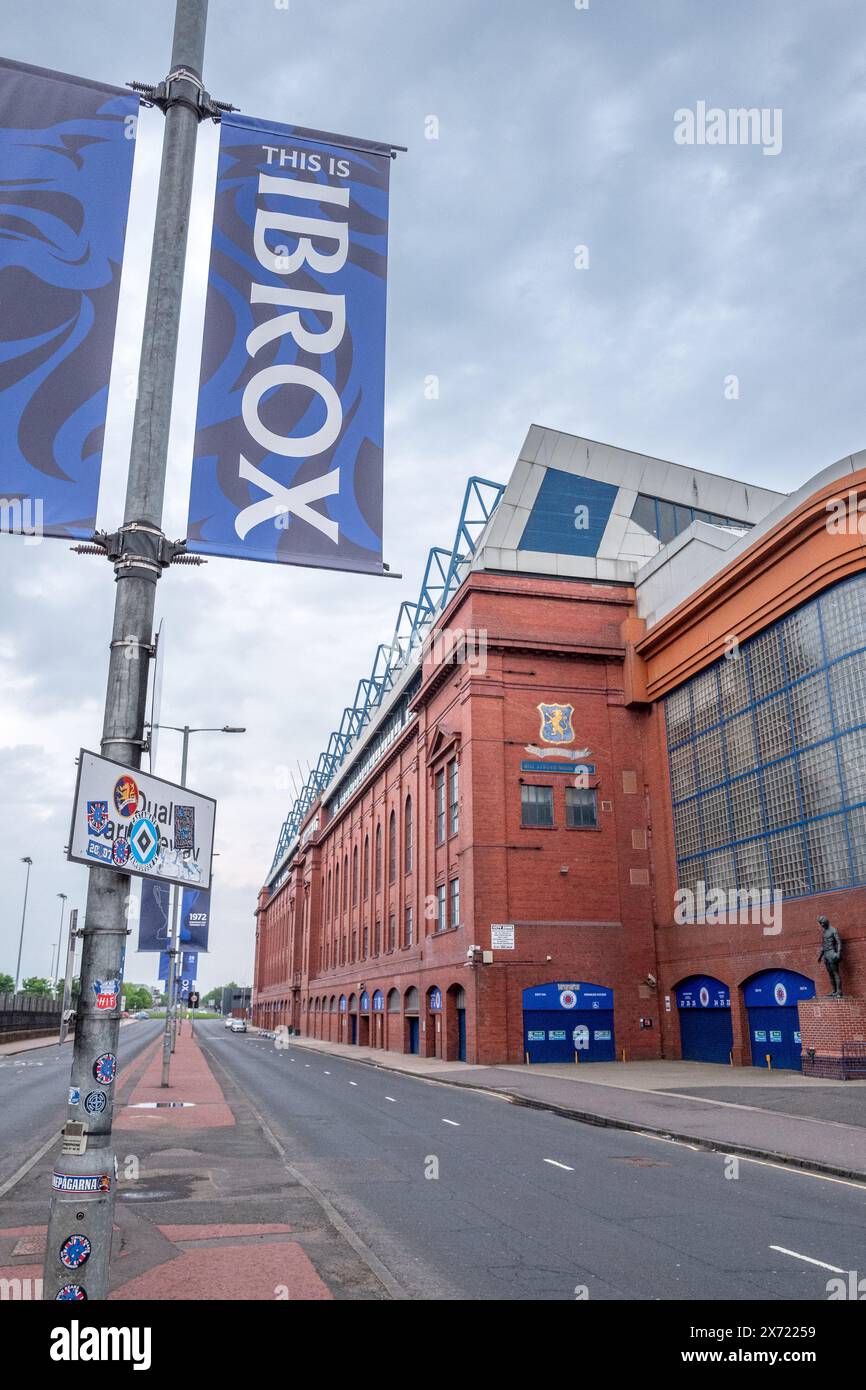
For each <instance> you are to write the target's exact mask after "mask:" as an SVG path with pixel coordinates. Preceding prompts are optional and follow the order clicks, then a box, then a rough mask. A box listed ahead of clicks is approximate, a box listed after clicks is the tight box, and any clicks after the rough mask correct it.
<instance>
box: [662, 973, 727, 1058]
mask: <svg viewBox="0 0 866 1390" xmlns="http://www.w3.org/2000/svg"><path fill="white" fill-rule="evenodd" d="M675 994H676V1001H677V1012H678V1013H679V1018H680V1056H681V1057H682V1059H683V1061H684V1062H724V1063H728V1064H729V1063H730V1060H731V1052H732V1050H733V1046H734V1030H733V1024H732V1022H731V993H730V990H729V989H728V986H727V985H726V984H725V983H724V981H722V980H717V979H716V978H715V976H714V975H689V976H688V978H687V979H685V980H682V981H681V982H680V983H679V984H678V985H677V987H676V990H675Z"/></svg>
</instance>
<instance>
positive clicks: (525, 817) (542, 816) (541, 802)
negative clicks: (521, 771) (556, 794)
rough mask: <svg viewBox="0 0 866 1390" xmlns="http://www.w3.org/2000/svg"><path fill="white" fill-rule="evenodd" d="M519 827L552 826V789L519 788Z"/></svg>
mask: <svg viewBox="0 0 866 1390" xmlns="http://www.w3.org/2000/svg"><path fill="white" fill-rule="evenodd" d="M520 818H521V819H520V823H521V825H528V826H531V825H553V787H534V786H529V785H527V784H526V783H524V785H523V786H522V787H521V788H520Z"/></svg>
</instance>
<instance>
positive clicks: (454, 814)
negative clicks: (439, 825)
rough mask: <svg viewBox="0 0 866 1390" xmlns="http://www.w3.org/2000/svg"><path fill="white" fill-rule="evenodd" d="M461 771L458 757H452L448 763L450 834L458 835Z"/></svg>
mask: <svg viewBox="0 0 866 1390" xmlns="http://www.w3.org/2000/svg"><path fill="white" fill-rule="evenodd" d="M458 779H459V772H458V766H457V759H456V758H452V759H451V761H450V763H449V764H448V834H449V835H456V834H457V828H458V823H459V820H458V817H459V805H460V795H459V785H460V784H459V780H458Z"/></svg>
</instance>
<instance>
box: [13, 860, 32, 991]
mask: <svg viewBox="0 0 866 1390" xmlns="http://www.w3.org/2000/svg"><path fill="white" fill-rule="evenodd" d="M21 863H22V864H26V865H27V877H26V879H25V880H24V907H23V908H22V910H21V932H20V934H19V937H18V960H17V962H16V965H15V993H16V994H17V993H18V985H19V983H20V980H21V950H22V947H23V946H24V923H25V921H26V918H27V890H28V889H29V887H30V870H31V868H32V867H33V860H32V859H31V858H30V855H29V854H25V855H24V857H23V858H22V860H21Z"/></svg>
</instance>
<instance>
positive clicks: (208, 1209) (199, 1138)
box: [0, 1024, 388, 1301]
mask: <svg viewBox="0 0 866 1390" xmlns="http://www.w3.org/2000/svg"><path fill="white" fill-rule="evenodd" d="M145 1028H146V1025H144V1024H142V1025H140V1029H141V1030H144V1029H145ZM148 1033H149V1034H152V1030H151V1029H148ZM131 1036H132V1035H131ZM139 1036H143V1032H140V1034H139ZM161 1052H162V1042H161V1037H155V1038H154V1037H152V1036H151V1038H150V1040H149V1042H148V1045H147V1046H145V1047H144V1048H143V1050H142V1051H140V1054H139V1055H138V1056H137V1057H135V1059H134V1060H133V1061H132V1062H131V1064H127V1065H126V1066H124V1057H123V1054H122V1053H120V1064H121V1069H120V1073H119V1076H118V1082H117V1085H118V1100H119V1101H120V1102H122V1104H120V1105H118V1106H117V1108H116V1109H115V1126H114V1130H115V1135H116V1141H115V1150H116V1153H117V1159H118V1168H119V1174H118V1182H117V1205H116V1212H115V1222H116V1225H115V1240H114V1246H113V1252H112V1277H111V1293H110V1298H111V1299H113V1300H118V1301H123V1300H139V1299H158V1300H176V1299H195V1300H218V1299H242V1300H271V1301H272V1300H293V1301H296V1300H304V1301H309V1300H330V1299H354V1298H364V1299H382V1298H386V1297H387V1296H388V1292H387V1289H386V1288H385V1287H384V1286H383V1284H382V1282H381V1281H380V1280H379V1278H378V1277H377V1275H376V1274H375V1272H374V1271H373V1270H372V1269H371V1266H370V1264H368V1263H367V1262H365V1260H364V1259H363V1257H362V1256H361V1255H360V1254H359V1253H358V1251H357V1250H356V1249H355V1248H353V1246H352V1244H351V1243H350V1242H349V1241H347V1240H346V1239H345V1237H344V1236H343V1235H342V1234H341V1232H340V1231H339V1230H338V1229H337V1228H336V1227H335V1226H334V1224H333V1223H332V1222H331V1220H330V1219H329V1217H328V1215H327V1213H326V1212H325V1210H323V1208H322V1206H321V1205H320V1203H319V1202H317V1200H316V1199H315V1197H314V1196H313V1195H312V1194H311V1193H310V1191H309V1190H308V1188H307V1187H306V1186H305V1185H304V1183H303V1182H302V1181H300V1180H299V1179H298V1178H297V1177H295V1176H293V1175H292V1174H291V1172H290V1171H289V1170H288V1169H287V1167H286V1164H285V1161H284V1157H283V1155H282V1154H281V1152H280V1149H279V1146H278V1145H275V1144H274V1143H273V1142H272V1141H271V1139H269V1137H268V1136H267V1134H266V1133H265V1132H264V1130H263V1128H262V1126H261V1124H260V1122H259V1119H258V1117H257V1115H256V1114H255V1113H254V1112H253V1111H252V1110H251V1109H250V1107H249V1105H248V1104H247V1102H246V1101H245V1099H244V1096H243V1094H242V1092H241V1090H240V1089H239V1088H238V1087H237V1086H236V1085H235V1084H234V1083H233V1082H232V1081H231V1079H230V1078H228V1077H225V1076H224V1077H223V1078H221V1080H217V1078H216V1077H215V1075H214V1072H213V1069H212V1067H211V1066H210V1065H209V1064H208V1062H207V1061H206V1060H205V1058H204V1055H203V1053H202V1051H201V1048H200V1047H199V1045H198V1040H197V1038H193V1037H192V1036H191V1035H190V1030H189V1026H188V1025H185V1026H184V1028H183V1029H182V1031H181V1035H180V1037H179V1039H178V1043H177V1049H176V1052H175V1054H174V1056H173V1059H172V1066H171V1085H170V1086H169V1087H167V1088H165V1089H164V1088H162V1087H161V1085H160V1074H161V1063H162V1058H161ZM64 1056H65V1057H66V1058H68V1054H66V1053H64ZM10 1065H11V1064H10ZM18 1065H19V1066H20V1065H21V1064H18ZM24 1074H25V1073H18V1075H24ZM33 1074H34V1075H35V1074H36V1073H33ZM39 1075H40V1077H41V1075H42V1074H41V1073H39ZM54 1076H55V1078H56V1081H57V1084H58V1085H59V1084H60V1083H61V1081H64V1080H67V1079H68V1078H66V1077H64V1078H60V1074H59V1070H58V1071H55V1073H54ZM15 1079H16V1081H17V1076H16V1078H15ZM59 1094H60V1095H61V1096H62V1091H60V1092H59ZM64 1113H65V1107H64ZM55 1133H56V1131H55ZM55 1154H56V1143H52V1142H50V1141H49V1145H48V1148H47V1151H46V1152H45V1153H44V1154H42V1156H41V1158H40V1159H39V1161H37V1162H36V1163H35V1164H33V1165H32V1166H29V1168H28V1169H27V1171H26V1172H22V1173H21V1174H20V1175H19V1176H18V1177H17V1178H14V1179H13V1182H12V1185H11V1186H8V1185H7V1186H8V1190H6V1191H5V1193H4V1194H3V1196H2V1197H0V1280H8V1279H18V1280H21V1281H24V1280H28V1279H29V1280H36V1279H39V1278H40V1277H41V1273H42V1259H43V1254H44V1247H45V1231H46V1227H45V1217H46V1211H47V1205H48V1195H49V1193H50V1187H51V1171H52V1167H53V1159H54V1157H55ZM4 1287H5V1285H4ZM28 1287H32V1286H28Z"/></svg>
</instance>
